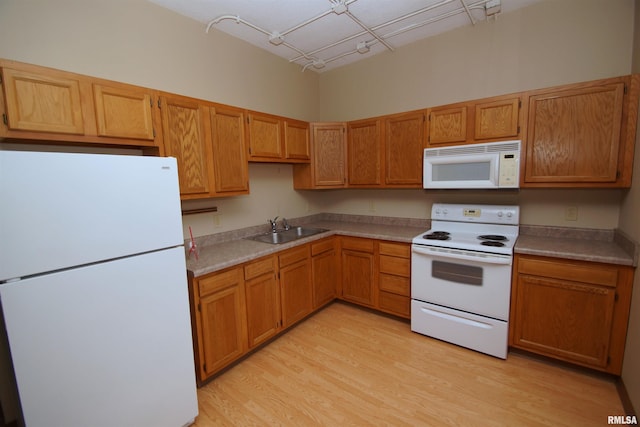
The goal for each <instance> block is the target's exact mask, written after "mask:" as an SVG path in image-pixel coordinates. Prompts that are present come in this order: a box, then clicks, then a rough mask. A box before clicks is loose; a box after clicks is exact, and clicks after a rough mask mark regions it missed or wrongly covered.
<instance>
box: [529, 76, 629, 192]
mask: <svg viewBox="0 0 640 427" xmlns="http://www.w3.org/2000/svg"><path fill="white" fill-rule="evenodd" d="M623 96H624V84H623V83H615V84H608V85H599V86H593V87H586V88H578V89H573V90H566V91H559V92H548V93H541V94H536V95H533V96H531V97H530V98H529V123H528V131H527V140H526V147H527V157H526V165H525V178H524V180H525V182H529V183H598V182H602V183H605V182H615V180H616V178H617V172H618V170H617V167H618V150H619V145H620V127H621V120H622V106H623V105H622V104H623Z"/></svg>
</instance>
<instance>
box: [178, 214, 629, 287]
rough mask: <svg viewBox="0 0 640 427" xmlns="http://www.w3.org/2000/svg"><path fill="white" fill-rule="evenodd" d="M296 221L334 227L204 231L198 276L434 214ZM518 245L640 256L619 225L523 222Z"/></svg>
mask: <svg viewBox="0 0 640 427" xmlns="http://www.w3.org/2000/svg"><path fill="white" fill-rule="evenodd" d="M290 222H291V224H292V225H304V226H306V227H315V228H324V229H327V230H328V231H325V232H323V233H320V234H316V235H314V236H310V237H305V238H302V239H298V240H296V241H294V242H289V243H284V244H279V245H271V244H268V243H262V242H256V241H253V240H246V239H245V237H247V236H251V235H255V234H258V233H263V232H267V231H268V226H267V225H263V226H256V227H248V228H245V229H242V230H237V231H233V232H226V233H219V234H217V235H211V236H204V237H199V238H197V239H196V245H197V247H198V260H195V257H194V256H193V255H192V256H188V257H187V269H188V270H189V272H190V273H192V274H193V275H194V276H195V277H198V276H202V275H205V274H207V273H211V272H214V271H218V270H222V269H224V268H227V267H231V266H234V265H238V264H242V263H244V262H248V261H251V260H254V259H257V258H260V257H263V256H266V255H271V254H274V253H276V252H280V251H282V250H285V249H289V248H292V247H295V246H298V245H300V244H304V243H309V242H312V241H315V240H319V239H322V238H324V237H328V236H332V235H343V236H353V237H364V238H370V239H379V240H389V241H396V242H405V243H411V239H412V238H413V237H415V236H417V235H418V234H420V233H423V232H425V231H426V230H428V229H429V228H430V221H429V220H422V219H407V218H386V217H370V216H355V215H341V214H318V215H312V216H309V217H304V218H300V219H297V220H291V221H290ZM514 251H515V252H516V253H520V254H528V255H540V256H551V257H558V258H567V259H576V260H584V261H595V262H604V263H611V264H619V265H633V266H636V265H637V259H638V255H637V245H635V244H634V243H633V242H632V241H631V240H630V239H628V238H626V237H625V236H624V235H621V234H620V233H618V232H617V231H614V230H585V229H568V228H558V227H538V226H521V227H520V236H519V237H518V241H517V242H516V245H515V247H514Z"/></svg>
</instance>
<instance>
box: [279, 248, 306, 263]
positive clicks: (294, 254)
mask: <svg viewBox="0 0 640 427" xmlns="http://www.w3.org/2000/svg"><path fill="white" fill-rule="evenodd" d="M307 258H309V245H304V246H302V247H300V248H295V249H291V250H290V251H286V252H283V253H281V254H280V255H278V260H279V261H280V268H282V267H285V266H287V265H291V264H293V263H295V262H298V261H303V260H305V259H307Z"/></svg>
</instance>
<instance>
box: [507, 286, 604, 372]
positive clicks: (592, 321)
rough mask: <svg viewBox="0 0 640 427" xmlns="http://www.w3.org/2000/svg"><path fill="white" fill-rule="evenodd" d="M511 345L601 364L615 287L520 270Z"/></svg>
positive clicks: (602, 364)
mask: <svg viewBox="0 0 640 427" xmlns="http://www.w3.org/2000/svg"><path fill="white" fill-rule="evenodd" d="M517 286H518V294H517V306H516V308H515V310H516V313H517V314H516V316H517V318H516V324H515V325H514V326H515V331H514V334H515V335H514V336H515V339H514V345H516V346H518V347H520V348H523V349H529V350H533V351H536V352H538V353H542V354H548V355H552V356H556V357H559V358H561V359H564V360H568V361H575V362H579V363H581V364H585V365H592V366H595V367H599V368H604V367H605V366H606V365H607V359H608V356H609V341H610V336H611V325H612V317H613V307H614V302H615V288H610V287H605V286H597V285H592V284H587V283H580V282H573V281H568V280H560V279H553V278H546V277H537V276H529V275H520V276H519V277H518V284H517Z"/></svg>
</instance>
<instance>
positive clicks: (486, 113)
mask: <svg viewBox="0 0 640 427" xmlns="http://www.w3.org/2000/svg"><path fill="white" fill-rule="evenodd" d="M475 109H476V129H475V134H474V139H489V140H495V139H498V138H508V137H517V136H518V117H519V112H520V98H511V99H505V100H502V101H494V102H485V103H479V104H476V106H475Z"/></svg>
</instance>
